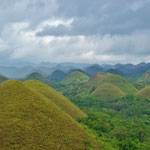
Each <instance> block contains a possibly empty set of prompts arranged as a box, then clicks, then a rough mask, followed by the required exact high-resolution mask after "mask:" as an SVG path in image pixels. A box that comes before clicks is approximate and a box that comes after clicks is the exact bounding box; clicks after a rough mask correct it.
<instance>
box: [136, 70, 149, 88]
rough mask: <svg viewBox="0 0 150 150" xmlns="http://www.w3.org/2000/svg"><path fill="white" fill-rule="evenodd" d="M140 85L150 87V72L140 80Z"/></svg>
mask: <svg viewBox="0 0 150 150" xmlns="http://www.w3.org/2000/svg"><path fill="white" fill-rule="evenodd" d="M138 82H139V83H142V84H144V85H150V70H149V71H147V72H146V73H145V74H144V75H143V76H142V77H141V78H140V79H139V80H138Z"/></svg>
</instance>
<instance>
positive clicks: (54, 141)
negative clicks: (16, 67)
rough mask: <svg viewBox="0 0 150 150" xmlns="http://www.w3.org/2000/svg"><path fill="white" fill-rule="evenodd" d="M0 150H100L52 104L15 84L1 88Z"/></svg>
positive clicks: (84, 132) (11, 83)
mask: <svg viewBox="0 0 150 150" xmlns="http://www.w3.org/2000/svg"><path fill="white" fill-rule="evenodd" d="M0 147H1V148H0V149H2V150H10V149H15V150H20V149H22V150H84V149H94V150H98V149H99V145H98V144H97V143H96V141H95V140H94V138H93V137H89V135H88V134H87V132H86V131H85V130H84V129H83V128H81V126H80V125H79V124H78V123H77V122H75V121H74V120H73V119H72V118H71V117H70V116H69V115H67V114H66V113H64V112H63V111H62V110H61V109H60V108H59V107H58V106H56V105H55V104H54V103H53V102H52V101H50V100H49V99H47V98H46V97H45V96H43V95H42V94H40V93H39V92H37V91H35V90H32V89H30V88H28V87H27V86H25V85H24V84H23V83H21V82H19V81H16V80H8V81H6V82H3V83H2V84H0Z"/></svg>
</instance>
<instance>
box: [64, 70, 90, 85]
mask: <svg viewBox="0 0 150 150" xmlns="http://www.w3.org/2000/svg"><path fill="white" fill-rule="evenodd" d="M88 79H89V77H88V76H87V75H86V74H84V73H82V72H79V71H73V72H71V73H70V74H69V75H68V76H66V77H65V79H64V80H63V81H62V83H63V84H65V85H71V84H79V83H83V82H86V81H88Z"/></svg>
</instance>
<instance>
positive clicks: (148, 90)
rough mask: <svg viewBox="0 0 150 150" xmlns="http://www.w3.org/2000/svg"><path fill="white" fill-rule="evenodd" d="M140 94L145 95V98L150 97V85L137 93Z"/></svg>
mask: <svg viewBox="0 0 150 150" xmlns="http://www.w3.org/2000/svg"><path fill="white" fill-rule="evenodd" d="M137 95H138V96H140V97H143V98H149V99H150V86H148V87H146V88H144V89H142V90H141V91H139V92H138V93H137Z"/></svg>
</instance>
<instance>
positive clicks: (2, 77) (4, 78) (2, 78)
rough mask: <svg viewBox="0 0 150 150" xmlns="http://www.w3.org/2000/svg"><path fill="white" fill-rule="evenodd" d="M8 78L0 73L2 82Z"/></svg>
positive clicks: (0, 81)
mask: <svg viewBox="0 0 150 150" xmlns="http://www.w3.org/2000/svg"><path fill="white" fill-rule="evenodd" d="M6 80H8V78H7V77H5V76H3V75H1V74H0V83H2V82H4V81H6Z"/></svg>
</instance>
